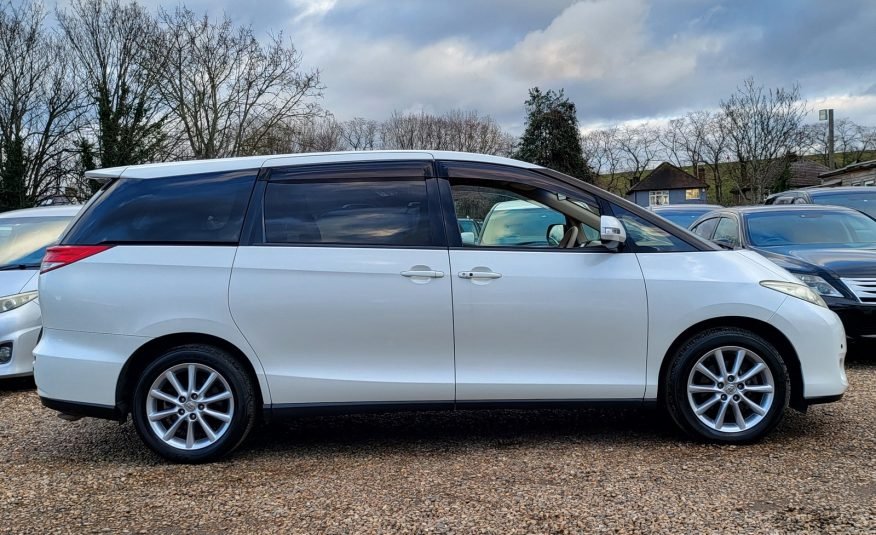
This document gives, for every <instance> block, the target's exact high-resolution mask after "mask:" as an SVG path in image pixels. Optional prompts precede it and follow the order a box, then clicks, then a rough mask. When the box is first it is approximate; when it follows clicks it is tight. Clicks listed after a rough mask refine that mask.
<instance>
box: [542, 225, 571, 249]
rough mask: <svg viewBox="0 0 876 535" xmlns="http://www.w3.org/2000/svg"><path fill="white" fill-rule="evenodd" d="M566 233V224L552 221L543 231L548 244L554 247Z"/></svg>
mask: <svg viewBox="0 0 876 535" xmlns="http://www.w3.org/2000/svg"><path fill="white" fill-rule="evenodd" d="M565 235H566V226H565V225H562V224H560V223H554V224H553V225H550V226H549V227H548V228H547V232H546V233H545V237H546V238H547V242H548V245H550V246H552V247H556V246H557V245H559V244H560V242H561V241H563V236H565Z"/></svg>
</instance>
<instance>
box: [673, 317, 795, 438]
mask: <svg viewBox="0 0 876 535" xmlns="http://www.w3.org/2000/svg"><path fill="white" fill-rule="evenodd" d="M719 359H720V360H719ZM740 359H741V360H740ZM721 361H723V363H724V364H723V368H722V367H721ZM790 393H791V388H790V381H789V376H788V369H787V366H786V365H785V362H784V360H783V359H782V356H781V354H780V353H779V352H778V351H777V350H776V348H775V347H774V346H773V345H772V344H771V343H769V342H768V341H767V340H766V339H764V338H763V337H761V336H759V335H757V334H756V333H753V332H751V331H748V330H746V329H740V328H735V327H723V328H712V329H708V330H706V331H704V332H702V333H699V334H697V335H696V336H694V337H692V338H691V339H690V340H688V341H687V342H685V343H684V344H683V345H682V346H681V347H680V348H679V349H678V351H677V352H676V353H675V355H674V356H673V360H672V362H671V363H670V366H669V370H668V373H667V375H666V382H665V399H664V401H665V404H666V408H667V411H668V412H669V414H670V415H671V416H672V419H673V420H674V421H675V423H676V424H677V425H678V426H679V427H680V428H681V429H682V430H684V431H685V432H686V433H688V434H689V435H691V436H693V437H695V438H697V439H700V440H704V441H708V442H716V443H725V444H746V443H751V442H755V441H757V440H759V439H761V438H762V437H763V436H764V435H766V434H767V433H769V432H770V431H771V430H772V429H773V428H775V427H776V426H777V425H778V424H779V422H780V421H781V419H782V417H783V415H784V412H785V409H786V408H787V406H788V402H789V399H790Z"/></svg>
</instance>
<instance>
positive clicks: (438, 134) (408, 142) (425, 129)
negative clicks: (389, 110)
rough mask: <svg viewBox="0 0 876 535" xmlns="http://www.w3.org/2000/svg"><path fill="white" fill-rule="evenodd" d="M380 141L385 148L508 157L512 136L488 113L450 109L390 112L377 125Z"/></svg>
mask: <svg viewBox="0 0 876 535" xmlns="http://www.w3.org/2000/svg"><path fill="white" fill-rule="evenodd" d="M380 144H381V146H382V147H383V148H386V149H406V150H415V149H433V150H454V151H463V152H480V153H484V154H497V155H503V156H507V155H509V154H510V153H511V151H512V149H513V145H514V138H513V137H512V136H511V135H510V134H508V133H507V132H505V131H503V130H502V128H501V127H500V126H499V125H498V123H496V121H495V120H494V119H493V118H492V117H490V116H488V115H480V114H479V113H478V112H476V111H461V110H451V111H449V112H447V113H444V114H442V115H432V114H428V113H425V112H420V113H418V114H402V113H400V112H393V114H392V116H390V117H389V119H387V120H385V121H383V122H382V123H381V125H380Z"/></svg>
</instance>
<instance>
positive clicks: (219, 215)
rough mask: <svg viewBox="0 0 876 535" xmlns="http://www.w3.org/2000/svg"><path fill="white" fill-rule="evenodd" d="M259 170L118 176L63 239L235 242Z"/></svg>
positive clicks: (77, 241)
mask: <svg viewBox="0 0 876 535" xmlns="http://www.w3.org/2000/svg"><path fill="white" fill-rule="evenodd" d="M257 173H258V171H257V170H247V171H234V172H223V173H204V174H198V175H186V176H175V177H168V178H149V179H131V178H122V179H119V180H117V181H116V182H114V183H113V184H111V185H110V186H109V187H108V188H107V189H106V190H105V191H104V192H103V193H101V195H100V197H99V198H97V200H95V202H94V203H93V204H92V205H91V207H90V208H89V209H88V212H87V213H86V214H84V215H83V216H82V217H81V218H80V219H79V220H78V221H77V222H76V223H75V224H74V225H73V228H72V229H70V232H68V233H67V235H66V236H65V237H64V240H63V243H66V244H99V243H237V242H238V240H239V239H240V229H241V227H242V226H243V217H244V215H245V213H246V207H247V204H248V203H249V197H250V194H251V193H252V188H253V184H254V183H255V179H256V175H257Z"/></svg>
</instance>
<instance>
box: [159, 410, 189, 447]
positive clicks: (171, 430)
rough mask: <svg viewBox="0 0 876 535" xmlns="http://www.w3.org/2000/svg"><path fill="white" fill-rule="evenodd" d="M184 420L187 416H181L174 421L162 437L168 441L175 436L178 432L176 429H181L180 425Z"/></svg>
mask: <svg viewBox="0 0 876 535" xmlns="http://www.w3.org/2000/svg"><path fill="white" fill-rule="evenodd" d="M184 421H185V417H183V416H180V417H179V418H177V419H176V421H175V422H173V425H172V426H170V427H168V428H167V431H166V432H165V433H164V436H162V437H161V438H162V440H164V441H165V442H167V441H168V440H170V439H171V438H173V435H175V434H176V430H177V429H179V426H180V425H182V423H183V422H184Z"/></svg>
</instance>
